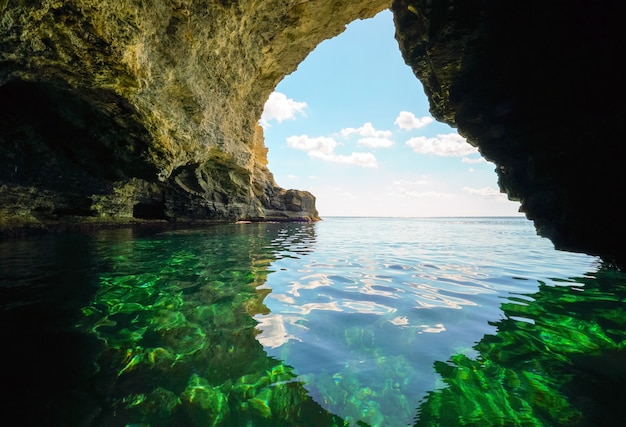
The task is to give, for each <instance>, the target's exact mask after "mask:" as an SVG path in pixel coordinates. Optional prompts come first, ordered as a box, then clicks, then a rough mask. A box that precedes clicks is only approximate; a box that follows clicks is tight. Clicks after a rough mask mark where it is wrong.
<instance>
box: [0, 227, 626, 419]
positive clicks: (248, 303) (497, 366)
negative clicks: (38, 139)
mask: <svg viewBox="0 0 626 427" xmlns="http://www.w3.org/2000/svg"><path fill="white" fill-rule="evenodd" d="M0 256H1V257H0V267H1V270H0V271H1V272H2V274H1V275H0V292H1V294H0V304H1V305H0V309H1V311H0V314H1V316H2V317H1V318H0V320H1V321H2V324H3V329H2V331H3V332H2V338H3V340H2V341H3V347H4V351H3V352H2V359H1V360H0V361H1V362H2V364H3V367H4V372H3V374H2V376H3V378H2V381H3V384H5V390H8V391H9V392H8V395H9V396H10V397H9V398H8V400H7V401H6V402H5V403H6V409H7V410H9V411H15V412H16V413H17V414H18V416H21V419H23V420H30V421H38V422H40V423H41V425H86V426H117V425H119V426H125V425H151V426H171V425H180V426H187V425H198V426H200V425H202V426H205V425H224V426H231V425H232V426H247V425H253V426H257V425H259V426H260V425H268V426H279V425H284V426H326V425H327V426H332V425H338V426H339V425H372V426H374V425H376V426H405V425H428V426H431V425H432V426H434V425H444V426H448V425H449V426H454V425H481V426H482V425H503V426H509V425H544V426H551V425H621V424H622V422H623V421H624V420H625V419H626V418H625V417H624V415H625V414H624V412H623V411H622V410H621V409H620V406H623V405H621V404H620V403H619V402H620V401H621V399H623V397H624V396H625V393H624V390H623V389H624V385H623V384H624V380H626V375H625V372H624V369H625V368H623V367H622V366H623V365H624V364H623V363H622V362H624V361H626V353H625V352H624V350H623V348H624V344H625V343H626V330H625V328H624V322H626V315H625V314H626V313H625V312H624V304H623V303H624V301H625V300H626V277H625V275H624V274H622V273H618V272H615V271H611V270H608V269H604V268H602V266H601V264H600V263H599V261H598V260H597V259H596V258H594V257H590V256H586V255H582V254H571V253H566V252H557V251H554V250H553V249H552V245H551V243H550V242H549V241H548V240H546V239H542V238H539V237H537V236H536V235H535V232H534V229H533V227H532V224H531V223H530V222H528V221H526V220H525V219H522V218H465V219H389V218H327V219H325V220H324V221H322V222H319V223H315V224H246V225H235V224H232V225H221V226H214V227H210V228H206V229H197V230H178V231H168V232H162V233H156V234H155V233H138V232H133V231H130V230H118V231H103V232H98V233H93V234H89V235H63V236H43V237H37V238H29V239H22V240H6V241H1V242H0ZM8 418H9V417H8V416H7V419H8ZM603 423H604V424H603Z"/></svg>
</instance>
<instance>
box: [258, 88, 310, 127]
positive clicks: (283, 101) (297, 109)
mask: <svg viewBox="0 0 626 427" xmlns="http://www.w3.org/2000/svg"><path fill="white" fill-rule="evenodd" d="M306 107H307V103H306V102H297V101H294V100H293V99H291V98H287V96H286V95H285V94H283V93H280V92H272V93H271V94H270V96H269V98H268V99H267V101H266V102H265V107H264V109H263V114H262V115H261V125H262V126H269V121H270V120H276V121H277V122H278V123H280V122H283V121H285V120H289V119H295V117H296V113H300V114H303V115H304V109H305V108H306Z"/></svg>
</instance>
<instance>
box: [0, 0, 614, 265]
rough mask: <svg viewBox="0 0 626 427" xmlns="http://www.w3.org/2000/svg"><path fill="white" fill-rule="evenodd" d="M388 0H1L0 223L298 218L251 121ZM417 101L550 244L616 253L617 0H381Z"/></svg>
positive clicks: (304, 204)
mask: <svg viewBox="0 0 626 427" xmlns="http://www.w3.org/2000/svg"><path fill="white" fill-rule="evenodd" d="M389 6H390V2H389V1H388V0H386V1H382V0H358V1H347V0H313V1H303V0H285V1H267V0H196V1H194V0H143V1H136V0H119V1H109V0H66V1H59V0H39V1H36V0H33V1H26V0H0V227H2V228H3V229H4V230H6V229H7V228H11V227H20V226H23V225H31V226H32V225H42V224H43V225H46V224H54V223H68V222H72V221H78V220H79V219H80V221H87V222H99V221H100V222H104V223H108V222H115V221H130V220H133V219H134V220H155V219H160V220H168V221H185V220H193V221H197V220H236V219H252V220H263V219H301V220H314V219H317V211H316V210H315V199H314V197H313V196H312V195H311V194H309V193H307V192H302V191H297V190H284V189H282V188H279V187H278V186H277V184H276V183H275V182H274V179H273V177H272V175H271V173H270V172H269V171H268V170H267V167H266V164H267V160H266V148H265V146H264V142H263V135H262V129H261V128H259V127H258V125H257V121H258V119H259V117H260V114H261V111H262V107H263V104H264V102H265V100H266V99H267V97H268V96H269V94H270V93H271V92H272V90H273V88H274V87H275V86H276V84H277V83H278V82H279V81H280V80H281V79H282V78H283V77H284V76H285V75H287V74H289V73H291V72H292V71H294V70H295V68H296V67H297V65H298V63H300V62H301V61H302V60H303V59H304V58H305V57H306V55H307V54H308V53H309V52H310V51H311V50H312V49H313V48H314V47H315V46H316V45H317V44H318V43H320V42H321V41H322V40H324V39H327V38H330V37H332V36H335V35H337V34H339V33H340V32H341V31H343V29H344V28H345V25H346V24H348V23H349V22H351V21H353V20H355V19H358V18H367V17H371V16H373V15H374V14H375V13H377V12H378V11H380V10H382V9H384V8H387V7H389ZM391 7H392V10H393V12H394V16H395V22H396V28H397V36H396V38H397V40H398V43H399V46H400V50H401V51H402V53H403V55H404V58H405V60H406V62H407V63H408V64H409V65H410V66H411V67H412V68H413V70H414V71H415V74H416V76H417V77H418V78H419V79H420V80H421V81H422V83H423V85H424V88H425V91H426V93H427V95H428V97H429V99H430V101H431V110H432V113H433V114H434V115H435V116H436V117H437V118H438V119H439V120H442V121H445V122H448V123H449V124H451V125H453V126H455V127H457V128H458V130H459V132H460V133H461V134H462V135H464V136H465V137H467V139H468V141H469V142H470V143H471V144H474V145H476V146H478V147H479V149H480V151H481V153H482V154H483V156H485V157H486V158H488V159H489V160H491V161H493V162H495V163H496V164H497V173H498V176H499V184H500V187H501V189H502V191H504V192H506V193H507V194H508V195H509V197H510V198H511V199H515V200H520V201H521V203H522V210H523V211H524V212H525V213H526V215H527V216H528V218H530V219H532V220H533V221H534V223H535V225H536V227H537V230H538V232H539V233H540V234H542V235H544V236H547V237H549V238H551V239H552V241H553V242H554V243H555V245H556V246H557V247H558V248H561V249H567V250H574V251H583V252H588V253H592V254H599V255H602V256H603V257H604V258H605V259H606V260H607V261H614V262H616V263H617V264H619V265H622V266H624V265H626V251H625V249H624V243H623V242H624V241H626V225H624V221H623V208H620V206H621V204H620V199H621V197H622V195H623V193H624V178H623V174H622V173H621V168H620V166H621V161H622V158H621V157H622V156H621V154H623V153H624V149H623V147H622V141H623V140H624V135H625V133H626V129H625V126H626V125H625V124H624V121H623V120H622V117H623V116H624V109H625V107H624V104H623V101H622V100H623V98H624V96H623V95H624V94H625V92H626V91H625V90H624V89H625V84H624V79H623V77H622V73H623V70H624V68H625V67H624V66H625V65H626V64H625V62H626V53H625V52H624V46H626V32H625V31H624V30H623V25H622V22H621V21H620V17H621V14H620V13H619V11H620V4H619V2H618V1H617V0H567V1H566V0H555V1H551V2H545V1H538V0H530V1H524V2H514V1H496V0H394V1H393V3H392V5H391Z"/></svg>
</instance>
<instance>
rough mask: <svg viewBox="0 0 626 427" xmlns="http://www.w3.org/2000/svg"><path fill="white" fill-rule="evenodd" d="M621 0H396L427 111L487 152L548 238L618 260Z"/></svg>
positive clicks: (621, 253)
mask: <svg viewBox="0 0 626 427" xmlns="http://www.w3.org/2000/svg"><path fill="white" fill-rule="evenodd" d="M621 7H622V4H621V2H618V1H612V0H609V1H583V0H575V1H569V0H568V1H550V2H545V1H521V2H513V1H484V0H448V1H430V0H395V1H394V2H393V5H392V9H393V12H394V19H395V22H396V28H397V35H396V38H397V39H398V42H399V45H400V49H401V51H402V54H403V56H404V58H405V60H406V62H407V63H408V64H409V65H410V66H411V67H412V68H413V70H414V72H415V74H416V75H417V77H418V78H419V79H420V80H421V81H422V83H423V84H424V87H425V91H426V93H427V95H428V97H429V99H430V103H431V112H432V113H433V115H434V116H435V117H436V118H437V119H439V120H442V121H445V122H447V123H449V124H451V125H453V126H455V127H457V128H458V130H459V132H460V133H461V134H462V135H463V136H465V137H467V139H468V140H469V141H470V142H471V143H472V144H474V145H476V146H478V148H479V149H480V152H481V153H482V155H483V156H484V157H485V158H487V159H489V160H491V161H493V162H495V163H496V165H497V173H498V178H499V184H500V188H501V190H502V191H504V192H506V193H507V194H508V195H509V198H511V199H513V200H519V201H521V210H522V211H523V212H525V213H526V215H527V217H528V218H530V219H532V220H534V223H535V225H536V228H537V230H538V232H539V233H540V234H541V235H543V236H546V237H549V238H550V239H551V240H552V241H553V242H554V243H555V245H556V247H557V248H560V249H566V250H573V251H582V252H587V253H591V254H599V255H602V256H603V257H604V258H605V259H606V260H608V261H615V262H617V263H618V264H621V265H622V266H626V249H625V245H624V242H626V222H625V221H624V218H625V214H624V208H623V207H622V202H621V199H622V198H623V196H624V190H625V178H624V173H623V166H622V163H623V154H624V153H625V152H626V150H625V149H624V140H625V136H626V125H625V123H626V121H625V120H624V117H625V113H626V111H625V105H626V104H625V103H624V95H626V90H625V89H626V85H625V80H624V77H623V74H624V69H625V66H626V53H625V46H626V31H624V25H623V19H622V16H623V15H622V14H621V13H620V10H621Z"/></svg>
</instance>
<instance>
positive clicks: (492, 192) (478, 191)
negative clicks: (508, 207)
mask: <svg viewBox="0 0 626 427" xmlns="http://www.w3.org/2000/svg"><path fill="white" fill-rule="evenodd" d="M463 191H465V192H466V193H468V194H471V195H472V196H478V197H480V198H482V199H504V200H506V195H505V194H503V193H501V192H500V191H499V190H496V189H495V188H491V187H483V188H470V187H463Z"/></svg>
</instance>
